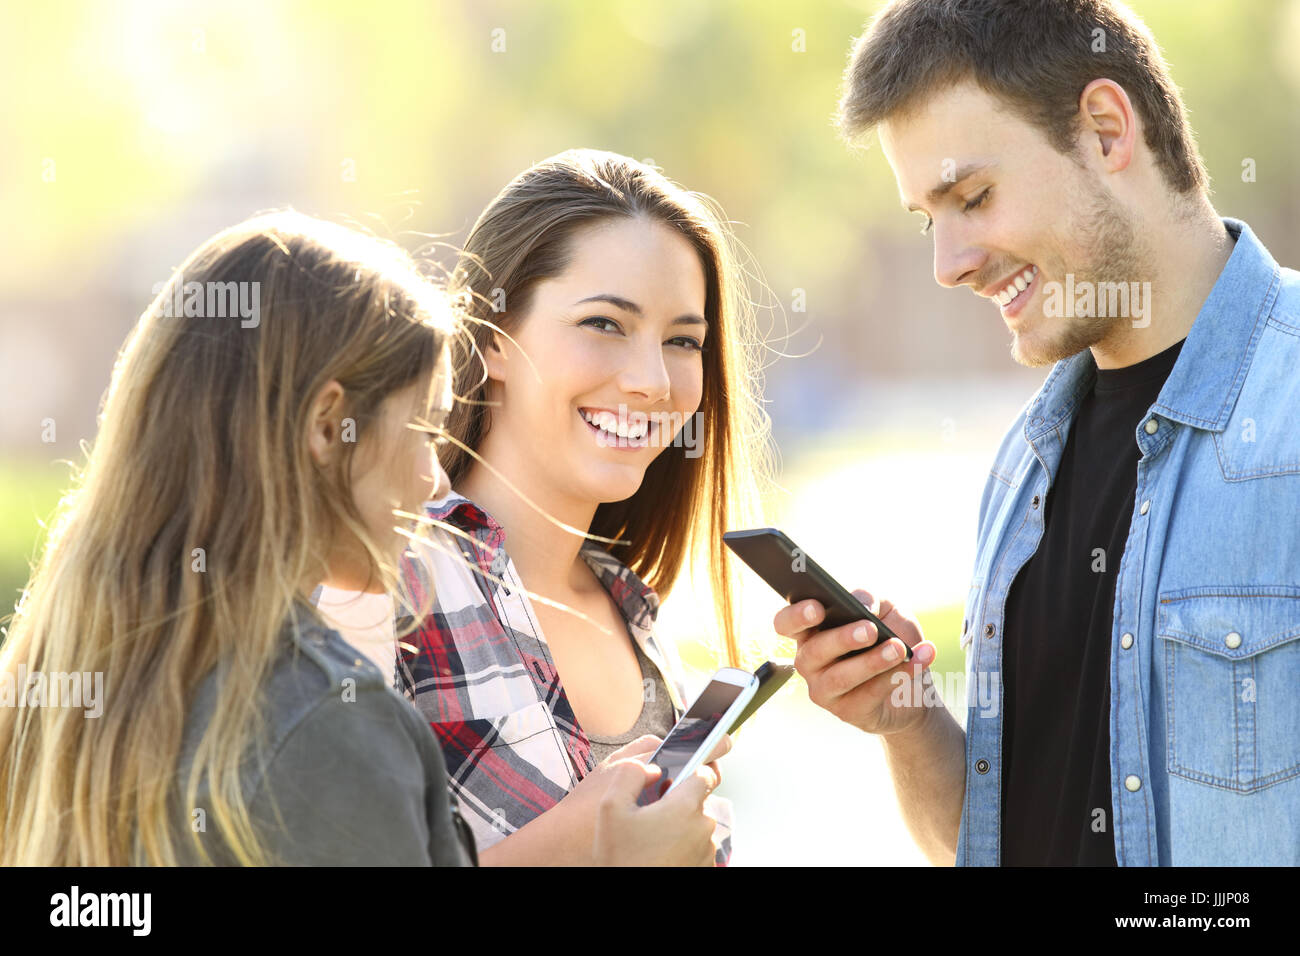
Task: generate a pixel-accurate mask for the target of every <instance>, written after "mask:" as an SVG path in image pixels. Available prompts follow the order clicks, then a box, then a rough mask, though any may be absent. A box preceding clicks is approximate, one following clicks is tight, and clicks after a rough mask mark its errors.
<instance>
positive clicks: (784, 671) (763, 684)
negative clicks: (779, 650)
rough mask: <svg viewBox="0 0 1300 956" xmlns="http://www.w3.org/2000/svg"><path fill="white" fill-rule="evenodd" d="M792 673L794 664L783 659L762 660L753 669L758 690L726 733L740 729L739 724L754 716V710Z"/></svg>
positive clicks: (779, 687)
mask: <svg viewBox="0 0 1300 956" xmlns="http://www.w3.org/2000/svg"><path fill="white" fill-rule="evenodd" d="M793 673H794V665H793V664H790V663H787V662H785V661H764V662H763V664H762V666H761V667H759V669H758V670H756V671H754V676H755V677H756V678H758V690H757V691H756V692H755V693H754V696H753V697H752V698H751V699H750V701H749V703H748V704H747V705H746V706H745V709H744V710H743V711H741V714H740V716H739V717H737V718H736V722H735V723H734V724H732V725H731V727H730V729H728V730H727V733H728V734H734V733H735V732H736V731H737V730H739V729H740V725H741V724H743V723H744V722H745V721H747V720H749V718H750V717H753V716H754V712H755V711H756V710H758V708H760V707H762V706H763V705H764V704H766V703H767V702H768V701H769V700H771V698H772V695H773V694H775V693H776V692H777V691H778V690H780V689H781V687H782V685H783V684H785V682H786V681H788V680H789V679H790V675H791V674H793Z"/></svg>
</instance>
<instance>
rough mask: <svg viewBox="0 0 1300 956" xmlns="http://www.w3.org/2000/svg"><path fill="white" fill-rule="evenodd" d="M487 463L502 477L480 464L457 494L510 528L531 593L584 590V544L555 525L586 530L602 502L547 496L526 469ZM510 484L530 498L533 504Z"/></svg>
mask: <svg viewBox="0 0 1300 956" xmlns="http://www.w3.org/2000/svg"><path fill="white" fill-rule="evenodd" d="M480 454H482V451H481V450H480ZM483 459H484V460H485V461H487V462H489V463H490V464H491V465H492V467H493V468H494V469H495V470H496V472H499V473H500V476H499V475H498V474H494V473H493V471H490V470H489V469H488V468H485V467H484V466H483V465H480V464H475V465H474V466H473V467H471V468H470V470H469V472H468V473H467V474H466V475H465V476H464V477H463V478H462V479H461V480H460V481H458V482H457V487H456V491H457V492H459V493H460V494H462V495H464V496H465V497H466V498H468V499H469V500H470V501H472V502H474V503H475V504H476V505H478V506H479V507H481V508H482V509H483V510H484V511H486V512H487V513H488V514H490V515H491V516H492V517H493V518H494V519H495V520H496V522H497V524H499V525H501V527H502V528H504V529H505V531H506V548H507V550H508V551H509V552H510V559H511V560H512V561H513V562H514V564H515V569H516V570H517V571H518V572H519V576H520V578H521V579H522V580H523V581H524V584H525V586H526V587H527V588H528V590H530V591H532V592H534V593H537V594H542V595H544V596H547V597H556V596H558V595H562V594H565V593H572V592H573V591H576V590H585V588H586V586H588V585H589V583H590V580H591V575H590V573H589V572H588V571H586V566H585V564H584V562H583V561H582V559H581V558H580V557H579V556H578V552H579V551H581V550H582V546H583V544H584V543H585V539H584V538H582V537H580V536H578V535H577V534H574V533H573V532H572V531H568V530H565V529H564V528H563V527H560V526H559V525H557V524H556V522H557V521H558V522H561V523H563V524H566V525H569V526H570V527H572V528H577V529H578V530H580V531H586V530H588V529H589V528H590V527H591V522H592V519H593V518H594V517H595V515H596V506H597V503H596V502H594V501H593V502H584V501H581V500H576V499H573V498H569V497H567V496H562V495H559V494H554V493H548V492H547V490H546V489H543V488H539V487H537V485H536V484H535V483H532V482H530V481H529V480H528V479H527V478H526V477H524V474H525V473H526V470H525V469H514V468H511V467H510V466H509V464H508V463H505V462H501V461H499V460H496V459H494V458H492V457H489V456H487V455H483ZM503 478H504V479H505V480H503ZM507 481H508V482H509V484H507ZM510 485H514V486H515V488H518V489H519V490H520V491H521V492H523V494H525V495H527V496H528V498H529V499H530V500H531V501H532V504H531V505H530V504H529V503H528V502H527V501H525V500H524V499H523V498H521V497H520V495H519V493H518V492H516V491H514V490H513V489H512V488H511V487H510ZM533 505H536V507H533ZM539 509H540V511H539Z"/></svg>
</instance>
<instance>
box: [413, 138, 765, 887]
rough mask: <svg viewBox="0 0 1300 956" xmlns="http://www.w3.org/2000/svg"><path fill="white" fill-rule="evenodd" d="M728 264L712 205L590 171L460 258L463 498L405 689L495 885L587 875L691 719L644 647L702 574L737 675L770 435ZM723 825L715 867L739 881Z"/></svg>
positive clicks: (424, 561) (631, 172) (668, 672)
mask: <svg viewBox="0 0 1300 956" xmlns="http://www.w3.org/2000/svg"><path fill="white" fill-rule="evenodd" d="M733 248H734V246H733V242H732V240H731V237H730V233H729V231H728V229H727V227H726V220H725V218H724V217H723V215H722V213H721V211H720V210H718V209H717V208H716V206H714V205H713V204H712V203H710V202H709V201H708V200H706V199H705V198H703V197H701V196H700V195H698V194H695V193H690V192H688V191H687V190H685V189H683V188H682V187H681V186H679V185H677V184H676V183H673V182H672V181H670V180H669V179H667V178H666V177H665V176H663V175H662V174H660V173H659V172H657V171H656V170H654V169H651V168H649V167H647V166H645V165H642V164H641V163H638V162H636V161H635V160H631V159H628V158H627V157H624V156H618V155H616V154H613V153H606V152H599V151H595V150H574V151H571V152H567V153H563V154H561V155H558V156H555V157H552V158H551V159H548V160H545V161H543V162H541V163H538V164H537V165H535V166H533V167H532V168H530V169H528V170H526V171H524V172H523V173H521V174H520V175H519V176H518V177H517V178H516V179H515V180H514V181H513V182H511V183H510V184H508V185H507V186H506V187H505V188H504V189H503V190H502V191H501V192H500V194H498V196H497V197H496V198H495V199H494V200H493V201H492V203H491V204H490V205H489V206H488V207H487V209H486V210H485V211H484V212H483V214H482V215H481V216H480V217H479V220H478V222H477V223H476V224H475V226H474V228H473V229H472V231H471V233H470V235H469V237H468V239H467V240H466V245H465V249H464V254H463V256H462V258H461V261H460V264H459V267H458V269H457V271H456V273H455V276H454V279H453V286H454V288H455V290H456V291H457V292H459V293H461V294H462V295H464V296H465V298H467V299H468V301H469V303H470V305H469V309H470V311H471V314H472V316H473V318H474V319H475V320H477V322H476V324H475V325H474V326H473V329H472V334H473V337H472V339H471V340H464V339H462V340H459V341H458V346H457V347H458V348H459V349H460V350H461V351H460V354H459V357H458V361H457V376H458V378H457V386H456V392H457V396H458V401H457V402H456V405H455V408H454V410H453V412H452V414H451V416H450V419H449V422H448V426H447V427H448V432H449V433H450V438H451V439H452V440H451V442H450V445H449V447H448V448H447V449H446V450H445V453H444V457H443V461H444V464H445V465H446V467H447V471H448V473H449V475H450V477H451V483H452V487H453V489H454V490H453V492H452V493H450V494H448V495H446V496H445V497H443V498H441V499H440V500H438V501H436V502H433V503H431V504H430V505H429V506H428V509H427V513H428V514H429V515H430V517H432V518H433V519H434V520H435V521H436V522H438V523H439V524H440V525H441V526H442V527H444V528H445V529H446V530H440V531H438V532H436V533H435V534H434V535H433V541H432V544H433V547H430V548H421V549H419V550H418V551H416V552H414V554H413V557H412V559H411V560H410V561H409V562H408V564H407V571H408V576H409V578H410V580H411V581H412V582H414V583H418V581H419V580H420V577H421V574H422V572H423V571H428V570H431V573H432V575H433V578H434V580H436V581H437V584H438V593H437V595H436V599H435V602H434V608H433V611H432V613H430V614H427V615H419V614H417V615H415V617H416V618H417V621H416V624H417V626H416V628H415V630H414V632H413V633H412V635H411V636H410V637H408V638H406V639H405V642H404V644H403V645H402V651H401V653H400V660H399V662H398V677H399V686H401V687H402V689H403V690H404V691H405V692H406V693H407V695H408V696H409V697H410V698H411V699H412V700H413V701H414V702H415V704H416V706H417V707H418V708H419V709H420V711H421V712H422V713H423V714H424V716H425V717H426V719H428V720H429V722H430V725H431V726H432V728H433V730H434V731H435V733H436V734H437V736H438V739H439V742H440V743H441V744H442V749H443V753H444V756H445V757H446V760H447V764H448V769H449V773H450V775H451V779H452V786H453V789H454V790H455V792H456V795H457V798H458V800H459V802H460V804H461V808H462V812H463V813H464V814H465V816H466V819H467V820H468V821H469V823H470V825H471V827H472V828H473V829H474V832H475V836H476V838H477V841H478V844H479V847H480V849H481V851H482V857H481V858H482V861H483V862H484V863H485V864H531V863H542V862H549V863H571V864H583V863H590V862H592V856H591V845H592V844H591V839H590V833H591V830H592V828H593V826H594V825H595V822H596V818H597V814H596V812H595V808H596V807H597V806H598V805H599V802H600V800H601V799H602V795H603V793H604V791H605V789H606V787H607V786H608V781H609V779H610V778H609V775H608V774H606V773H605V772H604V770H605V769H606V768H607V766H608V764H609V761H611V760H616V759H618V758H621V757H627V756H630V755H633V754H640V755H641V756H642V757H645V756H648V755H649V751H650V750H651V749H652V748H653V747H654V746H655V744H656V743H657V738H662V737H663V736H664V735H666V734H667V732H668V731H669V730H670V729H671V728H672V726H673V724H674V722H675V721H676V719H677V717H678V716H680V714H681V711H682V707H683V699H682V695H683V692H684V688H683V683H682V672H681V667H680V665H679V664H678V662H677V655H676V653H675V651H674V649H673V648H672V646H671V644H670V643H669V642H666V641H663V640H662V639H660V638H659V637H657V636H656V635H655V633H654V621H655V617H656V615H657V613H658V608H659V602H660V599H661V598H662V597H663V596H665V595H666V594H667V593H668V591H669V590H670V589H671V587H672V585H673V583H674V582H675V581H676V580H677V579H678V577H679V574H680V572H681V571H682V570H683V568H684V567H685V565H686V563H687V562H688V560H689V559H690V558H691V557H692V555H693V554H695V555H697V556H699V557H702V558H703V559H704V560H705V561H706V562H707V565H708V567H709V569H710V574H711V576H712V579H713V585H714V587H713V593H714V598H715V601H716V605H717V609H718V614H717V622H716V623H717V632H718V633H719V634H720V635H721V636H722V640H721V643H722V645H723V648H724V651H723V653H724V655H725V658H726V662H727V663H732V664H737V663H738V661H739V656H740V655H739V648H738V640H737V635H736V627H735V623H734V620H733V615H732V589H731V580H730V570H729V564H728V559H727V557H726V554H725V548H724V546H723V543H722V533H723V532H724V531H726V530H728V529H729V528H731V527H735V526H738V525H742V524H743V523H745V522H746V521H748V520H750V517H751V516H752V514H753V506H754V503H755V501H756V495H755V491H756V484H755V479H756V476H759V475H761V474H762V473H763V466H764V464H765V461H766V459H765V457H764V454H763V452H764V448H765V436H766V433H765V429H766V419H765V417H764V416H763V414H762V413H761V410H760V408H759V406H758V403H757V400H756V389H757V369H756V362H755V359H756V354H755V353H756V350H757V343H756V338H755V335H754V331H753V314H752V308H751V305H750V303H749V301H748V299H747V296H746V290H745V286H744V281H743V275H742V272H741V270H740V268H739V266H738V263H737V260H736V257H735V254H734V252H733ZM584 535H586V537H584ZM414 589H415V588H414V584H413V590H414ZM400 629H401V628H399V630H400ZM719 663H722V662H719ZM646 735H649V736H646ZM714 813H715V816H717V817H718V818H719V822H720V823H721V824H724V825H723V826H719V828H718V831H719V832H718V833H717V841H718V843H719V851H718V853H717V854H716V855H710V856H706V857H704V858H702V859H701V860H700V861H699V862H701V863H708V864H712V863H714V862H715V861H716V862H725V861H726V859H727V858H728V855H729V845H728V841H727V839H726V827H725V824H726V822H727V817H728V815H729V814H728V808H727V806H726V805H725V804H723V803H719V804H718V805H717V809H716V810H715V811H714Z"/></svg>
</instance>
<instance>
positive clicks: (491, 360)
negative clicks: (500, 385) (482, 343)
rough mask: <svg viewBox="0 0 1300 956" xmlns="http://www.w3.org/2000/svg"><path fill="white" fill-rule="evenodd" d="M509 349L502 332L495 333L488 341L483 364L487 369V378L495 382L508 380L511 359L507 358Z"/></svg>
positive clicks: (484, 350)
mask: <svg viewBox="0 0 1300 956" xmlns="http://www.w3.org/2000/svg"><path fill="white" fill-rule="evenodd" d="M508 347H509V343H507V342H506V341H505V339H504V337H503V336H502V335H501V333H500V332H493V333H492V337H491V338H490V339H488V343H487V347H486V348H484V349H483V364H484V365H485V366H486V367H487V377H488V378H490V379H493V380H494V381H498V382H503V381H505V378H506V368H507V367H508V363H509V361H510V360H509V359H508V358H507V357H506V351H505V350H506V348H508Z"/></svg>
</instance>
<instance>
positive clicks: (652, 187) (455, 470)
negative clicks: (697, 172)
mask: <svg viewBox="0 0 1300 956" xmlns="http://www.w3.org/2000/svg"><path fill="white" fill-rule="evenodd" d="M620 218H622V219H635V218H647V219H650V220H653V221H656V222H660V223H663V224H665V225H667V226H668V227H669V228H671V229H673V230H675V231H676V232H677V233H679V234H680V235H682V236H683V237H684V238H685V239H686V240H687V241H688V242H689V243H690V244H691V246H692V247H693V248H694V249H695V251H696V254H697V255H698V256H699V258H700V262H701V265H702V266H703V268H704V274H705V287H706V298H705V308H704V318H705V320H706V321H707V322H708V325H709V346H708V347H707V348H706V349H705V350H704V356H703V362H704V392H703V396H702V398H701V401H700V408H699V415H700V416H701V420H702V422H703V435H702V437H701V441H702V445H703V453H702V455H701V456H699V457H692V456H690V455H688V453H687V449H686V448H685V447H683V446H682V445H680V444H677V443H674V444H673V445H672V446H671V447H668V448H666V449H664V451H663V452H662V453H661V454H660V455H659V456H658V457H657V458H656V459H655V460H654V461H653V462H652V463H651V465H650V467H649V468H648V469H647V470H646V474H645V478H644V480H643V481H642V483H641V486H640V488H639V489H638V490H637V492H636V493H635V494H634V495H632V496H631V497H630V498H628V499H626V500H624V501H618V502H611V503H604V504H601V505H600V506H599V507H598V508H597V509H596V515H595V518H594V519H593V521H592V525H591V528H590V529H588V530H589V532H590V533H591V534H592V535H598V536H601V537H604V538H611V539H617V540H619V541H624V542H626V543H625V544H620V545H618V546H614V547H611V553H613V554H614V555H615V556H616V557H618V558H619V560H621V561H622V562H623V563H624V564H626V565H627V566H628V567H630V568H631V569H632V571H633V572H635V573H636V574H637V576H638V577H640V578H641V579H642V580H643V581H645V583H646V584H648V585H649V586H651V587H653V588H654V589H655V590H656V591H657V592H658V593H659V594H660V596H661V597H666V596H667V595H668V593H669V591H670V590H671V589H672V586H673V583H674V582H675V581H676V579H677V576H678V574H679V572H680V571H681V569H682V566H683V564H684V563H685V561H686V560H687V559H688V558H689V557H696V556H699V557H703V558H705V559H706V560H707V562H708V564H709V575H710V579H711V583H712V585H713V596H714V606H715V608H716V614H717V625H718V629H719V632H720V633H721V634H722V636H723V645H724V650H725V654H726V657H727V660H728V661H729V662H730V663H731V664H733V665H736V664H739V663H740V660H741V652H740V641H739V636H738V626H737V622H736V608H735V598H734V595H735V591H736V588H735V575H736V567H735V565H734V563H733V559H732V558H731V555H730V552H729V551H728V550H727V548H726V546H725V545H724V544H723V541H722V534H723V532H724V531H729V530H732V529H733V528H736V527H743V526H745V525H746V524H748V523H750V522H752V521H753V520H754V519H755V518H756V517H757V516H758V514H759V512H760V500H759V495H760V487H759V485H760V483H761V482H762V481H763V480H764V479H767V478H769V477H770V474H771V470H772V462H771V454H770V448H769V444H768V439H769V434H770V423H769V421H768V418H767V415H766V414H765V413H764V412H763V409H762V406H761V405H760V403H759V396H760V394H761V391H762V383H761V363H760V359H761V343H760V341H759V336H758V332H757V329H756V324H757V323H756V320H755V310H754V305H753V302H752V301H751V300H750V298H749V295H748V290H747V288H746V282H745V280H746V272H745V269H744V266H743V259H742V254H743V250H742V248H741V246H740V244H739V243H738V242H737V241H736V239H735V237H734V235H733V234H732V231H731V229H730V227H729V225H728V222H727V219H726V216H725V215H724V214H723V212H722V210H721V209H720V208H719V207H718V206H717V204H716V203H714V202H713V201H712V200H711V199H709V198H708V197H707V196H704V195H703V194H700V193H694V192H689V191H687V190H686V189H684V188H683V187H682V186H680V185H678V184H677V183H675V182H673V181H672V180H670V179H668V178H667V177H666V176H664V175H663V174H662V173H660V172H659V171H658V170H655V169H653V168H651V167H649V166H647V165H645V164H643V163H639V162H637V161H636V160H633V159H629V158H628V157H626V156H620V155H618V154H616V153H609V152H604V151H600V150H593V149H575V150H569V151H568V152H564V153H560V154H559V155H557V156H552V157H551V158H550V159H546V160H543V161H541V162H539V163H537V164H536V165H534V166H532V167H530V168H529V169H526V170H525V171H524V172H522V173H520V174H519V175H518V176H517V177H516V178H515V179H514V180H513V181H512V182H510V183H509V184H507V185H506V187H505V188H504V189H502V190H501V192H500V193H498V194H497V196H496V198H495V199H493V200H492V202H491V203H490V204H489V205H488V207H487V209H485V210H484V211H483V214H482V215H481V216H479V219H478V222H476V223H475V224H474V228H473V229H472V230H471V231H470V234H469V237H468V239H466V241H465V249H464V253H463V255H462V256H461V259H460V262H459V263H458V265H457V268H456V271H455V273H454V274H453V276H452V281H451V291H453V292H454V293H457V294H459V295H460V296H461V297H462V298H463V299H464V300H465V311H466V312H467V314H468V316H469V317H470V319H471V320H472V323H473V325H472V330H471V334H470V335H466V336H464V337H462V338H460V339H458V340H457V342H456V343H455V346H454V349H455V351H454V353H453V355H454V362H453V364H454V366H455V368H456V370H457V371H456V374H457V380H456V389H455V391H456V395H457V396H458V398H459V400H458V401H457V403H456V406H455V409H454V410H453V412H452V414H451V417H450V418H449V420H448V423H447V431H448V432H449V433H450V434H451V435H452V437H453V438H455V439H456V441H457V442H459V443H461V444H463V445H464V446H465V448H460V447H455V442H453V447H451V448H449V449H448V451H447V453H446V455H445V456H444V462H445V465H446V468H447V474H448V476H449V477H450V478H451V483H452V486H453V487H455V485H456V483H457V482H458V481H460V479H461V478H462V477H463V476H464V475H465V474H467V473H468V471H469V470H470V468H471V467H472V466H473V463H474V460H475V458H476V457H477V456H476V454H475V452H477V449H478V448H479V446H480V445H481V443H482V441H483V438H484V437H485V436H486V435H487V431H488V429H489V428H490V426H491V408H490V407H489V406H488V405H487V404H486V401H487V382H486V379H485V377H484V376H483V375H482V368H481V362H480V361H478V360H476V359H477V357H478V356H481V355H483V354H484V353H485V352H486V351H487V347H488V343H489V341H490V339H491V336H492V335H493V333H494V330H495V329H497V328H500V329H501V330H503V331H505V332H507V333H509V332H510V331H511V330H512V329H514V328H516V327H517V325H518V323H519V321H520V320H521V318H522V317H523V316H524V315H525V314H526V313H527V311H528V308H529V305H530V298H531V292H532V289H533V287H534V285H535V283H537V282H538V281H540V280H542V279H546V278H550V277H553V276H556V275H558V274H559V273H561V272H562V271H563V270H564V269H565V268H566V267H567V266H568V262H569V258H570V255H571V250H572V240H573V237H574V234H575V233H576V232H577V231H578V230H579V229H582V228H584V227H587V226H590V225H593V224H596V223H599V222H602V221H608V220H610V219H620ZM502 298H504V301H505V302H506V303H508V306H507V308H506V310H505V311H503V312H500V313H498V312H496V311H495V310H494V305H495V304H496V303H498V302H500V301H501V300H502Z"/></svg>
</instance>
